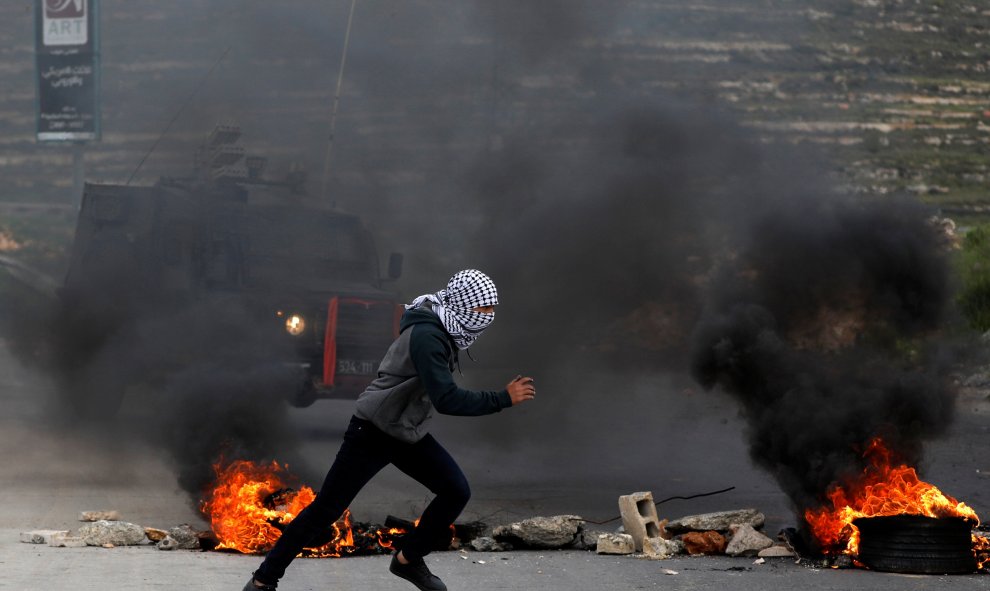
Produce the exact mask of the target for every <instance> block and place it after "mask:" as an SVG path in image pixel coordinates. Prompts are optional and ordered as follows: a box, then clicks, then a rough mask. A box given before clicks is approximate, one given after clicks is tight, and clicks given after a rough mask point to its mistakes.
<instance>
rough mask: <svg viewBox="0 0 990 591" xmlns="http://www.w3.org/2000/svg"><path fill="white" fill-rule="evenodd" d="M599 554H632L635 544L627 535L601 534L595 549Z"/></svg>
mask: <svg viewBox="0 0 990 591" xmlns="http://www.w3.org/2000/svg"><path fill="white" fill-rule="evenodd" d="M595 551H596V552H598V553H599V554H632V553H633V552H635V551H636V543H635V542H634V541H633V537H632V536H631V535H629V534H602V535H600V536H598V545H597V547H596V549H595Z"/></svg>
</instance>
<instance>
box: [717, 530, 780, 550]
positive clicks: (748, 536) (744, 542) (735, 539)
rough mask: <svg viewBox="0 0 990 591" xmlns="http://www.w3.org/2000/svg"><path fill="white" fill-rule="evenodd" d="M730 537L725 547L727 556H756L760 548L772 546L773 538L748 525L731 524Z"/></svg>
mask: <svg viewBox="0 0 990 591" xmlns="http://www.w3.org/2000/svg"><path fill="white" fill-rule="evenodd" d="M729 531H730V532H731V534H732V537H731V538H730V539H729V544H728V545H727V546H726V547H725V553H726V554H728V555H729V556H756V555H757V554H758V553H759V552H760V550H764V549H766V548H769V547H770V546H773V540H771V539H770V538H768V537H766V536H765V535H763V534H761V533H760V532H758V531H756V530H755V529H753V527H752V526H749V525H733V526H732V527H730V528H729Z"/></svg>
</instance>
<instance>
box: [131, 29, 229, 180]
mask: <svg viewBox="0 0 990 591" xmlns="http://www.w3.org/2000/svg"><path fill="white" fill-rule="evenodd" d="M229 52H230V46H227V49H224V50H223V53H222V54H220V57H219V58H217V61H216V62H214V63H213V67H211V68H210V71H209V72H207V73H206V74H205V75H204V76H203V78H202V79H200V81H199V84H197V85H196V88H194V89H193V91H192V92H191V93H190V94H189V96H188V97H186V101H185V102H184V103H182V105H181V106H180V107H179V110H178V111H176V112H175V115H173V116H172V119H171V120H170V121H169V122H168V125H166V126H165V129H163V130H162V133H161V134H160V135H159V136H158V139H156V140H155V143H154V144H152V146H151V149H150V150H148V153H147V154H145V155H144V158H142V159H141V162H138V165H137V168H135V169H134V172H132V173H131V176H130V177H128V179H127V182H126V183H124V186H125V187H126V186H129V185H130V184H131V181H132V180H134V175H136V174H137V173H138V171H139V170H141V167H142V166H144V161H145V160H147V159H148V157H149V156H151V154H152V153H153V152H154V151H155V148H157V147H158V144H159V143H160V142H161V141H162V138H164V137H165V134H166V133H168V130H169V129H171V128H172V124H173V123H175V120H176V119H178V118H179V115H181V114H182V112H183V111H185V110H186V107H187V106H189V103H191V102H192V100H193V98H194V97H195V96H196V95H197V94H198V93H199V90H200V89H201V88H203V85H204V84H206V81H207V80H209V79H210V76H211V75H212V74H213V70H216V69H217V66H219V65H220V62H222V61H223V58H225V57H227V54H228V53H229Z"/></svg>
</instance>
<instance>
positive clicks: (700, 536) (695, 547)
mask: <svg viewBox="0 0 990 591" xmlns="http://www.w3.org/2000/svg"><path fill="white" fill-rule="evenodd" d="M681 541H682V542H684V549H685V550H686V551H687V553H688V554H691V555H696V554H724V553H725V547H726V545H727V542H726V540H725V536H723V535H722V534H720V533H718V532H717V531H706V532H694V531H692V532H688V533H686V534H684V535H682V536H681Z"/></svg>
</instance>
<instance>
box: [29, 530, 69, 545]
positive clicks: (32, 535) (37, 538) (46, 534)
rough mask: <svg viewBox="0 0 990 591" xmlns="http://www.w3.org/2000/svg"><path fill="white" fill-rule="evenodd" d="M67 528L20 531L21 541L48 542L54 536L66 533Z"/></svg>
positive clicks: (32, 542) (31, 542) (30, 542)
mask: <svg viewBox="0 0 990 591" xmlns="http://www.w3.org/2000/svg"><path fill="white" fill-rule="evenodd" d="M68 534H69V532H68V530H62V529H36V530H32V531H24V532H21V542H22V543H24V544H48V543H49V542H50V541H51V539H52V538H53V537H54V536H58V535H68Z"/></svg>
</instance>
